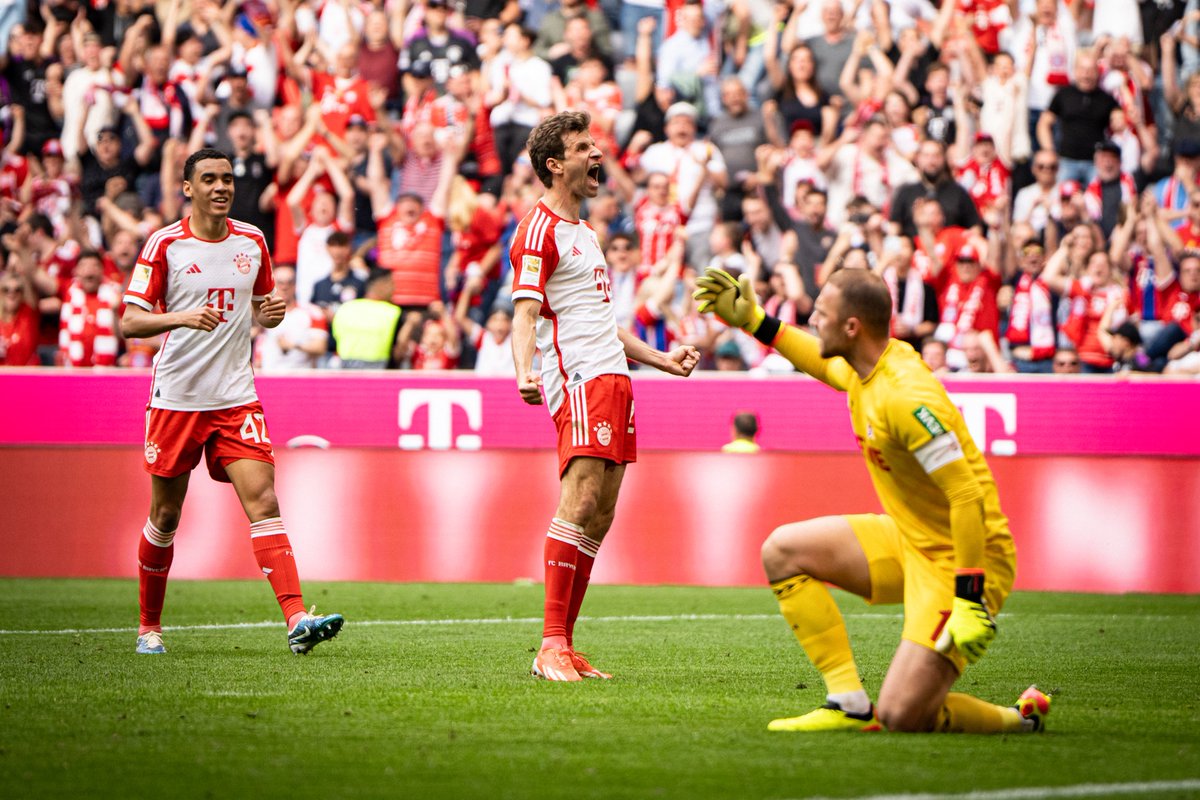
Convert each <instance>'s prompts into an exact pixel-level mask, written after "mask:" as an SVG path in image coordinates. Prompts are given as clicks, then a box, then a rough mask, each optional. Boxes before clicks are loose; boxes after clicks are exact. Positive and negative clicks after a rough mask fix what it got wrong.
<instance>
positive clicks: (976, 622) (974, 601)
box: [935, 569, 996, 664]
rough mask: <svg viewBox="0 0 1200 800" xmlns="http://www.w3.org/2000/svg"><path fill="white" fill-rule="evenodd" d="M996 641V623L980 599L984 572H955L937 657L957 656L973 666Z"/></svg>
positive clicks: (938, 641) (972, 570)
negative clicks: (951, 602) (952, 653)
mask: <svg viewBox="0 0 1200 800" xmlns="http://www.w3.org/2000/svg"><path fill="white" fill-rule="evenodd" d="M995 638H996V620H994V619H992V615H991V613H990V612H989V611H988V608H987V603H986V602H985V601H984V599H983V570H981V569H963V570H958V571H957V572H956V573H955V576H954V605H953V606H952V607H951V610H950V617H949V619H947V620H946V626H945V627H944V628H942V635H941V636H939V637H938V640H937V644H936V645H935V647H936V648H937V651H938V652H939V653H948V652H950V648H951V647H952V646H953V647H957V648H958V652H959V653H961V654H962V657H963V658H965V659H966V660H967V663H968V664H974V663H975V662H976V661H978V660H979V659H980V658H982V657H983V654H984V653H985V652H986V651H987V648H988V645H989V644H991V643H992V639H995Z"/></svg>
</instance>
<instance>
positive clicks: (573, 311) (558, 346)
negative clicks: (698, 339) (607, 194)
mask: <svg viewBox="0 0 1200 800" xmlns="http://www.w3.org/2000/svg"><path fill="white" fill-rule="evenodd" d="M509 255H510V256H511V258H512V267H513V293H512V299H513V301H514V302H515V301H517V300H521V299H524V298H528V299H531V300H538V301H539V302H541V304H542V316H541V318H540V319H539V320H538V325H537V346H538V350H539V351H540V352H541V354H542V386H543V388H544V389H545V392H546V405H547V407H548V408H549V410H550V413H551V414H554V412H555V411H557V410H558V407H559V406H560V405H561V404H562V402H563V397H564V396H565V391H566V389H569V388H574V387H575V386H577V385H579V384H581V383H584V382H585V381H589V380H591V379H592V378H594V377H596V376H597V375H611V374H616V375H628V374H629V365H628V364H627V362H626V360H625V348H624V346H622V344H621V340H620V339H619V338H618V337H617V319H616V315H615V314H614V313H613V305H612V288H611V286H610V284H609V280H608V264H607V263H606V262H605V260H604V253H603V251H601V249H600V242H599V241H598V240H597V239H596V232H595V231H594V230H592V227H591V226H590V225H588V224H587V223H586V222H582V221H580V222H571V221H569V220H565V219H563V218H562V217H560V216H558V215H557V214H555V213H554V212H552V211H551V210H550V209H549V208H547V207H546V205H545V203H542V202H540V201H539V202H538V204H537V205H536V206H534V208H533V210H532V211H530V212H529V213H528V214H526V215H525V219H523V220H521V224H520V225H518V226H517V230H516V233H514V234H513V238H512V245H511V247H510V250H509Z"/></svg>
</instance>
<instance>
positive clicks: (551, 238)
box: [510, 111, 700, 681]
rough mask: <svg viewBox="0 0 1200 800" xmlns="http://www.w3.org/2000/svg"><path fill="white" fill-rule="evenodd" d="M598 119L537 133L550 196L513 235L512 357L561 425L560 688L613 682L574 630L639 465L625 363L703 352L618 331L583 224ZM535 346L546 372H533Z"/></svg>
mask: <svg viewBox="0 0 1200 800" xmlns="http://www.w3.org/2000/svg"><path fill="white" fill-rule="evenodd" d="M590 124H591V118H590V117H589V116H588V115H587V114H586V113H583V112H578V111H564V112H562V113H559V114H555V115H554V116H552V117H548V118H547V119H545V120H543V121H542V122H541V124H540V125H538V126H537V128H535V129H534V130H533V132H532V133H531V134H530V135H529V144H528V148H529V158H530V160H531V161H532V162H533V168H534V171H535V172H536V173H537V176H538V178H539V179H540V180H541V182H542V184H543V185H545V186H546V187H547V192H546V194H545V195H544V196H543V197H542V199H541V200H540V201H539V202H538V204H537V205H536V206H535V207H534V208H533V210H532V211H530V212H529V213H528V214H526V215H525V218H524V219H523V220H521V224H520V225H519V226H518V227H517V230H516V233H515V234H513V238H512V247H511V253H510V255H511V257H512V265H513V274H514V279H513V294H512V298H513V304H514V308H515V313H514V316H513V332H512V342H513V360H514V362H515V364H516V368H517V389H518V390H519V391H520V393H521V398H522V399H523V400H524V401H525V402H526V403H529V404H531V405H539V404H541V403H542V392H543V391H544V392H545V402H546V405H547V406H548V407H549V411H550V414H551V416H552V417H553V418H554V423H555V425H556V427H557V428H558V472H559V476H560V479H561V481H562V488H561V490H560V494H559V500H558V509H557V510H556V511H555V513H554V518H553V519H552V520H551V521H550V530H549V531H548V532H547V534H546V542H545V551H544V552H545V570H546V604H545V619H544V624H543V628H542V645H541V648H540V650H539V652H538V654H537V657H536V658H535V659H534V661H533V668H532V672H533V674H534V675H536V676H538V677H541V678H545V679H547V680H552V681H578V680H581V679H582V678H610V677H612V676H611V675H609V674H607V673H605V672H601V671H600V670H598V669H596V668H595V667H593V666H592V665H591V664H590V663H588V660H587V658H586V657H584V656H583V655H582V654H581V653H579V652H577V651H576V650H575V648H574V642H573V635H572V634H573V631H574V627H575V620H576V618H577V617H578V616H579V608H580V605H581V604H582V603H583V595H584V592H586V591H587V586H588V580H589V578H590V576H591V572H592V564H593V563H594V562H595V559H596V553H597V551H598V550H599V548H600V543H601V542H602V541H603V540H604V536H605V534H606V533H608V529H609V526H610V525H612V521H613V514H614V512H615V511H616V505H617V493H618V492H619V491H620V489H621V478H622V477H623V476H624V475H625V465H626V464H627V463H629V462H631V461H634V460H635V459H636V458H637V444H636V438H635V433H634V418H633V392H632V388H631V386H630V381H629V368H628V365H627V363H626V359H627V358H630V359H633V360H634V361H638V362H640V363H642V364H647V365H649V366H652V367H655V368H657V369H660V370H662V371H663V372H667V373H670V374H672V375H681V376H687V375H690V374H691V372H692V370H693V369H694V368H695V366H696V363H697V361H699V358H700V355H699V353H698V352H697V351H696V349H695V348H694V347H691V346H686V347H677V348H675V349H673V350H671V351H670V352H669V353H663V352H661V351H659V350H655V349H654V348H652V347H650V346H649V345H647V344H645V343H644V342H642V341H641V340H640V339H638V338H637V337H635V336H634V335H633V334H631V333H629V332H628V331H625V330H622V329H620V328H618V327H617V321H616V316H615V315H614V313H613V308H612V302H611V298H610V288H609V280H608V265H607V264H606V263H605V261H604V254H603V252H602V251H601V249H600V244H599V242H598V241H597V240H596V232H595V231H594V230H592V227H591V226H590V225H588V223H586V222H583V221H581V220H580V218H579V211H580V206H581V205H582V204H583V200H584V198H588V197H595V196H596V194H597V192H598V191H599V189H600V165H601V161H602V160H603V157H604V156H603V153H601V152H600V150H599V148H597V147H596V143H595V142H594V141H593V140H592V136H591V134H590V133H588V127H589V125H590ZM535 346H536V348H537V350H539V351H540V352H541V355H542V371H541V375H538V374H537V373H535V372H534V371H533V355H534V349H535Z"/></svg>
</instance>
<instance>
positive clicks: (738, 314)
mask: <svg viewBox="0 0 1200 800" xmlns="http://www.w3.org/2000/svg"><path fill="white" fill-rule="evenodd" d="M696 285H697V286H698V287H700V288H698V289H697V290H696V293H695V294H693V295H692V297H694V298H695V300H696V302H697V303H698V304H699V305H697V306H696V309H697V310H698V311H699V312H700V313H702V314H706V313H708V312H709V311H712V312H714V313H715V314H716V315H717V316H718V317H720V318H721V319H723V320H724V321H725V322H726V323H727V324H729V325H732V326H733V327H735V328H741V329H742V330H744V331H746V333H754V332H755V331H756V330H757V329H758V326H759V325H761V324H762V321H763V319H764V318H765V317H766V313H765V312H763V310H762V309H761V308H759V306H758V300H757V299H756V298H755V297H754V287H753V286H752V285H751V283H750V276H749V275H742V278H741V281H740V282H739V281H736V280H734V278H733V276H732V275H730V274H729V273H728V272H726V271H725V270H723V269H718V268H717V267H709V268H708V269H706V270H704V274H703V275H701V276H700V277H699V278H697V279H696Z"/></svg>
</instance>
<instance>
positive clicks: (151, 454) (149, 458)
mask: <svg viewBox="0 0 1200 800" xmlns="http://www.w3.org/2000/svg"><path fill="white" fill-rule="evenodd" d="M161 452H162V448H160V447H159V446H158V445H156V444H155V443H154V442H146V463H147V464H153V463H154V462H155V461H158V454H159V453H161Z"/></svg>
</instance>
